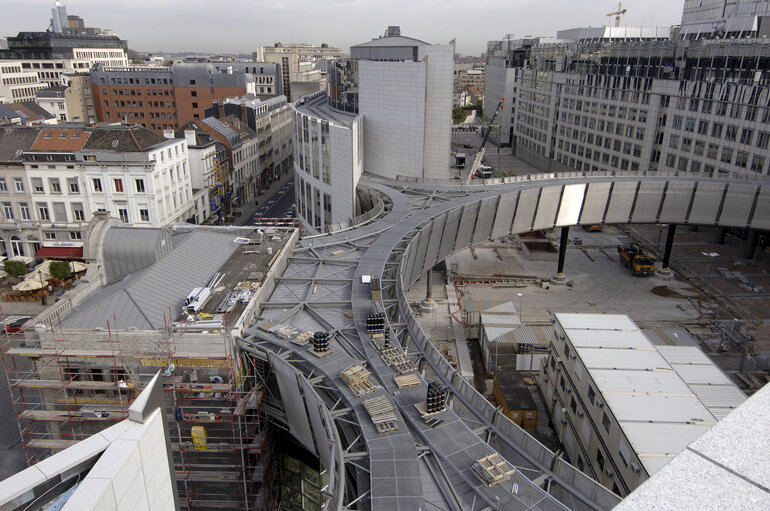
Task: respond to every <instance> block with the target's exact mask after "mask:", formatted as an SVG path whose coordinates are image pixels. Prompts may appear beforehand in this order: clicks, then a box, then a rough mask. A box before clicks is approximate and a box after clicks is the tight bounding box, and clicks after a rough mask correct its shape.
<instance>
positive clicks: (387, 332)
mask: <svg viewBox="0 0 770 511" xmlns="http://www.w3.org/2000/svg"><path fill="white" fill-rule="evenodd" d="M382 344H383V346H384V347H385V348H390V330H385V333H384V334H383V342H382Z"/></svg>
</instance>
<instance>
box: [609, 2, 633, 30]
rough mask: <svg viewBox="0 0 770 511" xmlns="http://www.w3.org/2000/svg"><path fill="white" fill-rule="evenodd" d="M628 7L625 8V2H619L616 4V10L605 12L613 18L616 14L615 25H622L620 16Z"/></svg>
mask: <svg viewBox="0 0 770 511" xmlns="http://www.w3.org/2000/svg"><path fill="white" fill-rule="evenodd" d="M627 10H628V9H623V4H622V3H620V2H618V5H616V6H615V10H614V11H612V12H608V13H607V14H605V16H607V17H609V18H611V17H613V16H615V26H616V27H619V26H620V17H621V16H622V15H624V14H625V13H626V11H627Z"/></svg>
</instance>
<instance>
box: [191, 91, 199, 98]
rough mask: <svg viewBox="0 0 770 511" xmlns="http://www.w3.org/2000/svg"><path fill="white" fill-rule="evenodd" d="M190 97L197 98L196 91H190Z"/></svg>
mask: <svg viewBox="0 0 770 511" xmlns="http://www.w3.org/2000/svg"><path fill="white" fill-rule="evenodd" d="M190 96H192V97H194V98H196V97H198V91H197V90H191V91H190Z"/></svg>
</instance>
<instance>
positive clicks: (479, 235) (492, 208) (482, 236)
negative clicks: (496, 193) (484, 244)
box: [473, 197, 497, 243]
mask: <svg viewBox="0 0 770 511" xmlns="http://www.w3.org/2000/svg"><path fill="white" fill-rule="evenodd" d="M496 211H497V197H487V198H486V199H482V201H481V205H480V206H479V212H478V215H477V217H476V228H475V229H474V230H473V242H474V243H479V242H481V241H485V240H487V239H488V238H489V236H490V234H491V232H492V222H494V220H495V212H496Z"/></svg>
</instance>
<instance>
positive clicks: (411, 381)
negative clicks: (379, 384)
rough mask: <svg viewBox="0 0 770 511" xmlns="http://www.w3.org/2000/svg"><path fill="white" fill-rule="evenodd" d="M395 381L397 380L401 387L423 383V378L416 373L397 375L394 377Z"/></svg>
mask: <svg viewBox="0 0 770 511" xmlns="http://www.w3.org/2000/svg"><path fill="white" fill-rule="evenodd" d="M393 381H395V382H396V385H398V388H400V389H405V388H407V387H417V386H419V385H422V380H420V377H419V376H417V375H416V374H414V373H411V374H399V375H396V376H394V377H393Z"/></svg>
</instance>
